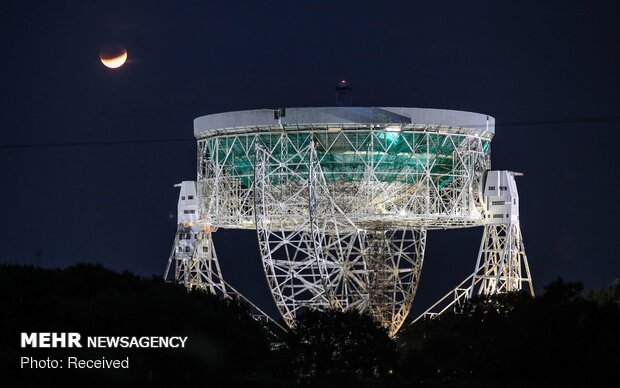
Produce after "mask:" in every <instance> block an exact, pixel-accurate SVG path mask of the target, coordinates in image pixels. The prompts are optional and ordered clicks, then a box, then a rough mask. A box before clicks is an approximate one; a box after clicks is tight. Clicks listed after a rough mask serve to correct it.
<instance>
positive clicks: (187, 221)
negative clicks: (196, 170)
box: [164, 181, 227, 296]
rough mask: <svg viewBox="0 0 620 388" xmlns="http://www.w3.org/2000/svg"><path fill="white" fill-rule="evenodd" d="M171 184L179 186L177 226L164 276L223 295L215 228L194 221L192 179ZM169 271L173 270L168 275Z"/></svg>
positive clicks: (196, 208) (194, 208)
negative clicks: (214, 240) (214, 237)
mask: <svg viewBox="0 0 620 388" xmlns="http://www.w3.org/2000/svg"><path fill="white" fill-rule="evenodd" d="M175 187H180V188H181V190H180V193H179V203H178V212H177V217H178V227H177V233H176V237H175V239H174V245H173V247H172V251H171V252H170V257H169V258H168V265H167V266H166V272H165V273H164V280H171V281H174V282H176V283H179V284H183V285H184V286H185V287H186V288H187V289H188V290H191V289H194V288H199V289H203V290H208V291H210V292H211V293H213V294H220V295H224V296H226V295H227V289H226V285H225V283H224V279H223V278H222V272H221V270H220V264H219V261H218V259H217V254H216V252H215V246H214V244H213V235H212V233H213V232H215V230H216V228H215V227H212V226H209V225H200V223H199V222H198V220H199V214H198V209H199V207H198V197H197V195H196V182H193V181H184V182H182V183H179V184H177V185H175ZM171 271H174V277H172V279H170V278H171V275H172V274H171Z"/></svg>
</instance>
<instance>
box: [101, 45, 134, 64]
mask: <svg viewBox="0 0 620 388" xmlns="http://www.w3.org/2000/svg"><path fill="white" fill-rule="evenodd" d="M99 59H100V60H101V63H103V65H104V66H106V67H109V68H110V69H118V68H119V67H121V66H123V65H124V64H125V62H126V61H127V50H125V47H123V45H122V44H120V43H117V42H106V43H105V44H104V45H103V46H102V47H101V50H100V51H99Z"/></svg>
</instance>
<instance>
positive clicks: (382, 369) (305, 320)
mask: <svg viewBox="0 0 620 388" xmlns="http://www.w3.org/2000/svg"><path fill="white" fill-rule="evenodd" d="M286 344H287V347H288V348H287V350H286V351H285V352H284V358H285V359H286V366H285V369H287V370H288V371H289V373H288V377H289V378H292V379H294V380H297V381H304V382H313V381H317V380H320V379H323V378H326V377H330V378H334V377H336V376H340V377H341V378H345V377H348V378H369V377H380V376H387V375H390V374H391V373H393V372H394V370H393V368H394V367H395V364H396V360H397V350H396V343H395V342H394V341H393V340H392V339H390V338H389V336H388V334H387V331H386V330H385V329H383V328H382V327H380V326H379V325H378V324H377V322H375V321H374V319H373V318H372V317H371V316H370V315H367V314H359V313H357V312H355V311H348V312H341V311H337V310H327V311H322V312H321V311H316V310H314V311H312V310H310V311H306V312H305V313H303V314H302V315H301V316H300V317H299V318H298V320H297V322H296V324H295V327H294V328H293V329H292V330H291V332H290V334H289V335H288V337H287V339H286Z"/></svg>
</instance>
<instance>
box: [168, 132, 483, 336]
mask: <svg viewBox="0 0 620 388" xmlns="http://www.w3.org/2000/svg"><path fill="white" fill-rule="evenodd" d="M375 127H376V126H373V125H370V126H369V125H364V124H360V125H359V126H356V127H350V126H349V127H346V126H343V127H342V128H333V127H330V128H325V129H323V130H317V129H316V128H297V129H296V130H295V131H285V130H282V131H275V130H273V131H271V132H268V133H265V132H260V131H256V132H255V133H252V132H251V131H248V132H245V133H236V134H230V135H225V134H220V135H217V136H212V137H207V138H204V139H200V140H199V142H198V181H197V188H198V197H199V198H200V202H199V205H198V206H199V212H198V213H200V215H201V216H200V220H199V222H198V224H199V225H216V226H217V227H224V228H242V229H254V228H255V229H256V231H257V237H258V242H259V248H260V255H261V260H262V264H263V269H264V271H265V275H266V278H267V283H268V286H269V288H270V290H271V293H272V296H273V298H274V301H275V303H276V306H277V308H278V310H279V311H280V313H281V315H282V317H283V318H284V321H285V322H286V323H287V325H289V326H290V325H293V323H294V320H295V317H296V316H297V314H298V313H299V312H300V311H301V310H303V309H308V308H310V309H315V308H316V309H324V308H328V307H331V308H337V309H342V310H348V309H356V310H358V311H362V312H370V313H371V314H372V315H373V316H374V317H375V318H376V319H377V320H378V321H379V322H381V323H382V324H383V325H384V327H386V328H387V329H388V331H389V333H390V334H391V335H394V334H395V333H396V332H397V331H398V330H399V328H400V327H401V325H402V324H403V322H404V321H405V319H406V317H407V315H408V314H409V311H410V309H411V304H412V301H413V299H414V296H415V292H416V289H417V285H418V282H419V276H420V271H421V268H422V264H423V259H424V249H425V245H426V234H427V230H429V229H445V228H458V227H469V226H477V225H481V224H482V220H483V211H484V209H483V208H484V203H483V200H482V197H481V193H480V191H479V190H478V186H479V185H480V182H481V180H482V177H483V175H484V171H485V170H486V169H488V167H489V165H490V163H489V156H490V139H488V138H486V139H484V138H482V137H479V136H474V135H473V134H471V133H468V132H467V131H459V130H444V131H441V132H440V131H439V128H437V127H435V128H433V127H425V126H422V127H419V126H418V127H415V128H414V127H411V128H404V129H403V130H402V131H401V132H397V133H394V132H390V131H388V130H387V129H386V128H385V127H379V128H375ZM209 239H210V236H209ZM209 241H211V240H209ZM175 244H176V243H175ZM211 244H212V242H211ZM211 247H212V245H211ZM207 251H208V252H213V253H212V255H213V256H214V255H215V250H214V249H211V250H209V249H207ZM208 252H205V253H208ZM175 260H176V261H177V262H178V263H177V264H176V266H175V268H177V271H176V277H175V279H177V280H179V279H182V280H179V281H182V282H183V283H184V284H186V285H188V284H190V285H191V284H195V283H196V282H197V280H194V279H200V280H201V281H202V284H203V285H202V286H201V287H207V288H209V289H211V288H212V289H213V290H215V292H218V290H220V288H218V287H219V286H218V285H217V284H219V283H220V280H221V284H222V285H223V286H226V285H227V284H226V283H225V282H223V279H221V273H220V272H219V266H217V268H216V267H214V265H211V266H210V267H208V268H209V269H208V270H207V269H204V270H203V269H202V268H203V267H205V264H200V266H198V267H200V268H201V272H200V271H196V270H192V268H194V267H196V265H194V267H192V262H191V260H185V261H183V260H182V259H175ZM179 260H180V261H179ZM198 261H199V262H209V259H204V258H201V259H200V260H198ZM171 263H172V262H170V263H169V267H170V266H171ZM214 263H217V260H215V261H214ZM201 266H202V267H201ZM178 268H181V269H178ZM205 268H206V267H205ZM197 274H205V276H197ZM209 277H210V279H211V280H207V278H209ZM213 279H215V280H213ZM197 284H199V283H197ZM204 284H208V285H207V286H205V285H204ZM223 286H222V287H223ZM228 288H230V287H229V286H228Z"/></svg>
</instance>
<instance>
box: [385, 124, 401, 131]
mask: <svg viewBox="0 0 620 388" xmlns="http://www.w3.org/2000/svg"><path fill="white" fill-rule="evenodd" d="M401 129H402V127H401V126H400V125H388V126H387V127H385V130H386V131H387V132H400V130H401Z"/></svg>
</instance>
